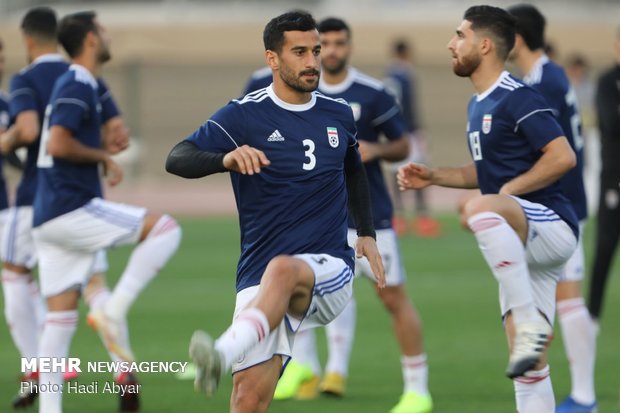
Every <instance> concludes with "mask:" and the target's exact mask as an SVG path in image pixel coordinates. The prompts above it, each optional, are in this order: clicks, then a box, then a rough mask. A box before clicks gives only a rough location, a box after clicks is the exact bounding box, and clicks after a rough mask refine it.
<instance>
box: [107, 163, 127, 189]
mask: <svg viewBox="0 0 620 413" xmlns="http://www.w3.org/2000/svg"><path fill="white" fill-rule="evenodd" d="M103 174H104V175H105V177H106V181H107V182H108V185H110V186H116V185H118V184H120V183H121V181H122V180H123V168H121V166H120V165H119V164H118V163H116V161H114V159H112V158H111V157H108V158H107V159H106V160H105V161H104V162H103Z"/></svg>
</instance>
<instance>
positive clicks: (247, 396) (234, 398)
mask: <svg viewBox="0 0 620 413" xmlns="http://www.w3.org/2000/svg"><path fill="white" fill-rule="evenodd" d="M281 369H282V358H281V357H280V356H278V355H276V356H273V358H271V359H270V360H268V361H266V362H264V363H261V364H257V365H255V366H252V367H250V368H249V369H246V370H242V371H239V372H237V373H235V374H234V375H233V391H232V395H231V398H230V412H231V413H263V412H266V411H267V409H268V407H269V405H270V404H271V399H272V396H273V393H274V390H275V387H276V383H277V381H278V376H279V375H280V370H281Z"/></svg>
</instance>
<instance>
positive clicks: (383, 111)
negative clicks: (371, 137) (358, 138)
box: [371, 89, 406, 140]
mask: <svg viewBox="0 0 620 413" xmlns="http://www.w3.org/2000/svg"><path fill="white" fill-rule="evenodd" d="M374 109H375V110H374V113H375V117H374V118H373V119H372V121H371V123H372V126H373V127H374V128H375V129H377V130H379V131H381V132H383V134H384V135H385V137H386V138H388V139H389V140H396V139H399V138H400V137H401V136H403V134H404V133H405V131H406V126H405V120H404V119H403V116H402V114H401V111H400V107H399V106H398V103H397V102H396V99H394V96H392V95H391V94H390V93H388V92H387V91H386V90H385V89H382V90H381V91H380V92H379V94H378V97H377V99H376V103H375V108H374Z"/></svg>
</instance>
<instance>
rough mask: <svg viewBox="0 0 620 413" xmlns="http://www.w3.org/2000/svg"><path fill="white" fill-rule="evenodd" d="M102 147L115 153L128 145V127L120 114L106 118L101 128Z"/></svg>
mask: <svg viewBox="0 0 620 413" xmlns="http://www.w3.org/2000/svg"><path fill="white" fill-rule="evenodd" d="M101 129H102V130H101V134H102V136H103V139H102V141H103V148H104V149H105V150H106V151H108V152H109V153H110V154H112V155H115V154H117V153H119V152H122V151H124V150H125V149H127V148H128V147H129V129H127V126H126V125H125V121H124V120H123V118H122V117H121V116H120V115H117V116H114V117H113V118H110V119H108V120H107V121H106V122H105V123H104V124H103V127H102V128H101Z"/></svg>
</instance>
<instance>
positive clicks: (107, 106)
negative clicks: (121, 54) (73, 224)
mask: <svg viewBox="0 0 620 413" xmlns="http://www.w3.org/2000/svg"><path fill="white" fill-rule="evenodd" d="M21 28H22V32H23V35H24V40H25V45H26V53H27V56H28V60H29V62H30V63H31V64H30V65H29V66H27V67H26V68H25V69H24V70H22V71H21V72H20V73H19V74H18V75H16V76H15V78H14V80H13V82H14V84H15V85H16V87H18V88H17V89H16V93H15V100H14V101H13V110H14V113H15V114H16V116H15V118H16V119H18V120H16V125H15V128H14V129H13V130H11V131H10V132H9V133H8V134H6V135H3V136H2V138H1V139H0V145H1V149H2V151H3V152H5V153H7V154H8V155H9V156H11V155H13V156H14V149H16V148H18V147H20V146H21V145H22V144H21V142H22V140H23V139H24V138H23V136H26V137H27V136H30V135H28V133H34V132H33V131H40V130H41V126H42V125H41V123H42V122H43V119H44V108H45V106H46V105H47V103H48V101H47V99H48V98H49V95H50V94H51V91H52V88H53V86H54V83H55V80H56V79H57V77H58V76H59V75H60V74H61V73H64V71H66V70H67V69H68V67H69V64H68V63H67V62H66V61H65V60H64V58H62V57H61V55H60V54H58V50H57V49H58V43H57V39H56V29H57V22H56V13H55V12H54V11H53V10H52V9H50V8H46V7H42V8H33V9H31V10H30V11H29V12H27V13H26V15H25V16H24V18H23V21H22V25H21ZM48 64H50V65H52V67H53V69H54V70H50V71H48V70H47V66H48ZM63 68H64V69H63ZM63 70H64V71H63ZM98 83H99V85H98V86H99V88H98V91H99V94H100V100H101V107H102V110H101V116H102V122H103V123H104V127H103V133H104V134H105V135H106V136H107V138H106V139H107V140H108V141H114V142H116V143H117V144H116V145H114V146H113V147H114V148H115V150H121V149H124V148H125V147H126V142H127V141H128V137H129V136H128V132H127V129H126V127H125V125H124V122H123V120H122V118H121V116H120V112H119V110H118V107H117V106H116V103H115V102H114V99H113V97H112V95H111V94H110V92H109V90H108V88H107V85H106V84H105V82H104V81H103V80H102V79H99V80H98ZM37 133H38V132H37ZM38 142H39V136H37V137H36V141H35V142H34V143H33V145H36V146H37V147H38ZM27 153H28V157H27V162H28V159H30V161H29V162H30V167H31V168H32V165H33V163H34V162H35V161H33V160H32V157H33V156H36V152H35V151H33V150H32V149H30V151H29V152H27ZM33 154H34V155H33ZM21 185H24V186H28V185H30V186H34V187H36V174H33V173H32V172H31V173H30V175H23V176H22V184H21ZM21 208H22V209H25V210H27V211H30V210H31V207H29V206H25V207H21ZM29 213H31V212H29ZM19 214H20V213H19V212H16V213H15V219H16V220H14V221H12V222H13V225H15V228H14V230H13V231H14V232H15V231H16V230H19V231H21V232H20V235H19V236H16V235H15V234H9V236H8V238H9V239H15V240H14V241H13V242H14V243H15V246H14V248H17V249H18V250H23V251H27V252H28V253H31V254H32V252H31V249H32V240H31V238H30V231H31V223H29V222H26V221H24V220H19V221H18V220H17V219H18V218H19ZM7 255H8V254H7ZM30 264H31V265H32V266H34V265H35V264H36V257H34V258H33V260H32V262H30ZM106 270H107V258H106V254H105V252H103V251H102V252H101V253H99V254H97V260H96V261H95V265H94V267H93V275H92V277H91V278H90V281H89V283H88V285H87V286H86V288H85V290H84V295H85V301H86V303H87V305H88V306H89V308H90V309H91V310H92V309H97V308H99V307H100V306H101V305H102V304H103V303H104V302H105V301H107V299H108V298H109V296H110V294H111V293H110V290H109V289H108V287H107V285H106V282H105V271H106ZM23 280H25V279H21V278H16V279H15V278H13V279H11V278H9V279H5V278H3V282H4V285H5V288H4V292H5V294H7V293H11V291H12V289H15V288H17V287H18V286H20V285H21V281H23ZM9 283H16V284H17V285H11V284H9ZM30 286H31V291H32V295H33V297H32V301H31V300H28V299H26V296H25V293H26V292H25V291H23V293H24V295H19V296H11V297H9V298H10V300H9V301H6V300H7V298H6V297H5V312H6V314H7V315H6V318H7V321H8V322H9V324H10V327H11V332H12V335H13V337H15V339H14V341H15V344H16V346H17V347H18V350H19V351H20V354H21V355H22V357H26V358H27V357H30V356H29V355H30V354H35V355H36V352H37V349H38V337H39V335H40V334H41V331H42V329H43V326H44V321H45V307H44V305H42V299H41V298H40V294H39V288H38V285H37V283H36V282H35V281H32V282H30ZM33 302H34V303H35V304H36V309H37V311H36V312H35V311H33V308H32V306H33ZM31 317H35V318H36V320H37V321H36V322H32V321H30V320H31ZM24 319H25V320H27V322H22V321H21V320H24ZM15 321H16V322H15ZM121 330H122V331H123V332H124V334H123V340H125V341H126V343H125V346H127V347H129V336H128V332H127V326H126V323H124V327H123V328H122V329H121ZM22 349H26V351H22ZM110 356H111V358H112V359H113V360H118V356H116V355H115V354H114V353H110ZM75 376H76V374H75V373H68V374H65V379H72V378H75ZM115 379H116V381H117V382H118V383H121V384H135V383H137V382H136V379H135V377H134V376H133V374H120V373H116V374H115ZM23 380H26V381H34V382H36V381H37V380H38V375H37V374H36V372H27V374H26V375H25V376H24V377H23ZM31 389H32V387H30V386H28V387H25V388H21V387H20V392H18V395H17V397H16V398H15V399H14V400H13V407H14V408H23V407H27V406H29V405H31V404H32V403H34V401H35V399H36V397H37V393H36V392H32V391H31ZM21 390H26V391H21ZM119 403H120V411H122V412H125V411H127V412H128V411H137V409H138V408H139V395H138V394H132V393H125V394H124V395H121V394H119Z"/></svg>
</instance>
